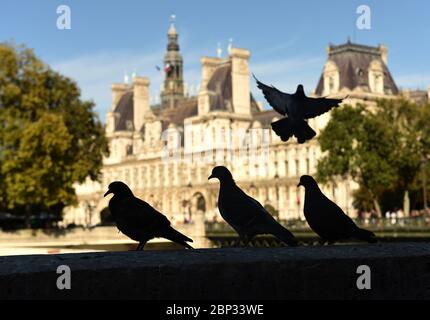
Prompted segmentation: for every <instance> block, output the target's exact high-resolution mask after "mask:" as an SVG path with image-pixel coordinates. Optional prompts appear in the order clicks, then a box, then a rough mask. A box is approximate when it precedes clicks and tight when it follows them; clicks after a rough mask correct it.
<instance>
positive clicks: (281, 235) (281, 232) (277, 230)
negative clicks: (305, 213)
mask: <svg viewBox="0 0 430 320" xmlns="http://www.w3.org/2000/svg"><path fill="white" fill-rule="evenodd" d="M273 229H274V230H273V231H272V234H273V235H274V236H275V237H276V238H278V239H279V240H281V241H282V242H284V243H286V244H288V245H289V246H291V247H295V246H297V244H298V243H297V240H296V238H295V237H294V235H293V234H292V233H291V232H290V231H288V230H287V229H286V228H284V227H283V226H281V225H280V224H278V223H276V224H274V225H273Z"/></svg>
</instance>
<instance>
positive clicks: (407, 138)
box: [317, 99, 430, 214]
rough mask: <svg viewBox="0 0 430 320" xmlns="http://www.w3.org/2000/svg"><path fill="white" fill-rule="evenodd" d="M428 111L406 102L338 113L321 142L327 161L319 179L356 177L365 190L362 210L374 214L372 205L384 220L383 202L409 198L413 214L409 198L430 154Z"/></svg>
mask: <svg viewBox="0 0 430 320" xmlns="http://www.w3.org/2000/svg"><path fill="white" fill-rule="evenodd" d="M426 109H427V108H426V107H425V106H418V105H416V104H415V103H412V102H410V101H406V100H403V99H389V100H388V99H386V100H379V101H378V102H377V103H376V105H374V106H373V105H372V106H371V107H370V106H366V105H364V104H358V105H357V106H356V107H352V106H349V105H346V106H344V107H342V108H339V109H336V110H334V111H333V112H332V118H331V120H330V121H329V123H328V124H327V126H326V128H325V129H324V130H323V131H322V133H321V135H320V137H319V141H320V144H321V149H322V151H324V152H325V155H324V156H323V158H322V159H321V160H320V162H319V163H318V169H317V171H318V174H317V176H318V178H319V179H321V180H323V181H327V180H330V179H333V178H334V177H336V176H339V175H341V176H351V177H352V178H353V179H354V180H355V181H356V182H358V184H359V186H360V188H359V190H357V191H356V192H355V195H354V196H355V204H356V206H358V207H361V208H368V207H369V201H371V202H372V203H373V205H374V207H375V209H376V210H377V211H378V213H379V214H381V201H382V202H385V203H386V204H387V205H388V206H393V204H394V202H393V199H395V198H396V197H397V198H399V197H403V208H404V211H405V213H409V207H410V205H409V203H410V200H409V194H410V191H416V186H417V179H420V177H421V176H422V174H421V173H422V159H423V157H428V154H429V150H430V149H429V148H428V146H429V145H430V143H429V141H428V138H427V137H428V135H426V134H427V133H426V132H425V130H428V125H425V123H429V122H430V112H428V110H426ZM388 202H389V203H388Z"/></svg>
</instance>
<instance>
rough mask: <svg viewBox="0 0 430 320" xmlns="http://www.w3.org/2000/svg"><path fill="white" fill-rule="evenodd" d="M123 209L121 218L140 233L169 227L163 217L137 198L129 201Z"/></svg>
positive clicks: (168, 222)
mask: <svg viewBox="0 0 430 320" xmlns="http://www.w3.org/2000/svg"><path fill="white" fill-rule="evenodd" d="M123 208H124V209H123V210H124V212H123V218H124V219H127V222H128V223H129V224H130V225H132V226H135V227H136V228H140V229H142V231H145V230H148V231H156V230H159V229H162V228H165V227H167V226H169V225H170V221H169V220H168V219H167V218H166V216H165V215H163V214H162V213H161V212H158V211H157V210H155V209H154V208H153V207H152V206H151V205H149V203H147V202H145V201H143V200H141V199H139V198H136V197H135V198H131V199H129V200H128V201H127V203H126V204H125V206H123Z"/></svg>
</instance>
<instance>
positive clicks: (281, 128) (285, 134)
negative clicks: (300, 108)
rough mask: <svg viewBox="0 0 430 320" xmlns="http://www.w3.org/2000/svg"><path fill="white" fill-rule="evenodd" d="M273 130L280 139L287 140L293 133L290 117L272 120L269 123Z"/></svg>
mask: <svg viewBox="0 0 430 320" xmlns="http://www.w3.org/2000/svg"><path fill="white" fill-rule="evenodd" d="M271 126H272V129H273V131H275V133H276V134H277V135H278V136H279V137H281V140H282V141H284V142H285V141H287V140H288V139H289V138H290V137H291V136H292V135H293V133H294V131H293V125H292V121H291V120H290V118H288V117H287V118H282V119H281V120H278V121H275V122H272V124H271Z"/></svg>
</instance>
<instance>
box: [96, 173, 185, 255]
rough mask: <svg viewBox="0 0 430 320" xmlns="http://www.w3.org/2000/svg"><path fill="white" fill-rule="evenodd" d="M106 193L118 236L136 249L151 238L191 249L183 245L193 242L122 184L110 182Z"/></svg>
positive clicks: (140, 247)
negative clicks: (135, 243) (123, 236)
mask: <svg viewBox="0 0 430 320" xmlns="http://www.w3.org/2000/svg"><path fill="white" fill-rule="evenodd" d="M110 193H113V197H112V199H110V201H109V210H110V212H111V214H112V217H113V218H114V220H115V222H116V225H117V227H118V229H119V230H120V231H121V232H122V233H124V234H125V235H126V236H128V237H129V238H131V239H133V240H135V241H138V242H139V245H138V246H137V249H136V250H142V249H143V247H144V246H145V244H146V242H148V241H149V240H151V239H153V238H165V239H168V240H170V241H173V242H176V243H179V244H181V245H183V246H184V247H186V248H189V249H192V247H191V246H190V245H189V244H188V243H187V242H193V240H191V239H190V238H188V237H186V236H184V235H183V234H182V233H180V232H179V231H176V230H175V229H173V228H172V226H171V225H170V221H169V220H168V219H167V218H166V216H164V215H163V214H162V213H160V212H158V211H157V210H155V209H154V208H153V207H151V206H150V205H149V204H148V203H147V202H145V201H143V200H140V199H139V198H136V197H135V196H134V195H133V192H132V191H131V190H130V188H129V187H128V186H127V185H126V184H125V183H123V182H121V181H115V182H112V183H111V184H109V188H108V191H107V192H106V193H105V194H104V196H105V197H106V196H107V195H108V194H110Z"/></svg>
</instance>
